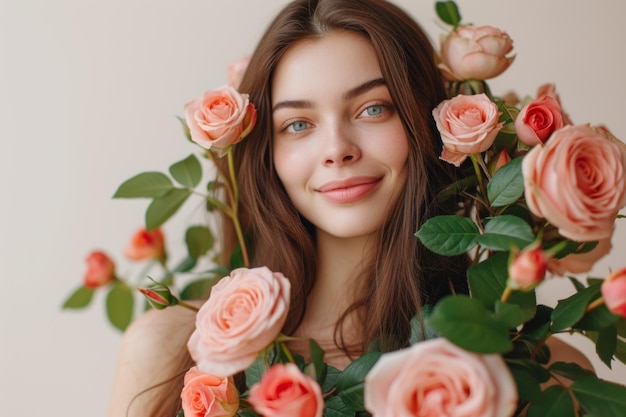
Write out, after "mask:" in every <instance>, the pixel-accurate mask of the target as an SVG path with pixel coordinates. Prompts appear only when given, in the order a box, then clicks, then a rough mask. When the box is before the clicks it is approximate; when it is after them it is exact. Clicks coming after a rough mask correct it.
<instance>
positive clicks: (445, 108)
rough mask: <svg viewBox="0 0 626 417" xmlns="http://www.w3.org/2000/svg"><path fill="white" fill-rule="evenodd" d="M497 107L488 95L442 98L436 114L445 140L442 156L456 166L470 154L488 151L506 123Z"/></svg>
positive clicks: (442, 138) (440, 131)
mask: <svg viewBox="0 0 626 417" xmlns="http://www.w3.org/2000/svg"><path fill="white" fill-rule="evenodd" d="M500 114H501V113H500V112H499V111H498V106H496V104H495V103H494V102H492V101H491V100H489V98H488V97H487V96H486V95H485V94H476V95H472V96H466V95H461V94H459V95H458V96H456V97H454V98H452V99H450V100H444V101H442V102H441V103H440V104H439V105H438V106H437V107H436V108H435V109H434V110H433V117H434V118H435V122H436V123H437V129H439V133H440V134H441V140H442V141H443V152H442V153H441V157H440V158H441V159H443V160H444V161H446V162H449V163H451V164H454V165H456V166H460V165H461V163H462V162H463V161H464V160H465V158H467V156H468V155H471V154H476V153H480V152H483V151H486V150H487V149H488V148H489V147H490V146H491V145H492V144H493V141H494V139H495V138H496V135H497V134H498V132H499V131H500V129H501V128H502V125H503V123H498V118H499V117H500Z"/></svg>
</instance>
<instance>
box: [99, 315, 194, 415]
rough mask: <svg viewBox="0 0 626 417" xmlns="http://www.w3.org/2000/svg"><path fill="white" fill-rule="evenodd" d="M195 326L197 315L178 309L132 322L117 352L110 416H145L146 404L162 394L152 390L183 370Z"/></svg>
mask: <svg viewBox="0 0 626 417" xmlns="http://www.w3.org/2000/svg"><path fill="white" fill-rule="evenodd" d="M194 323H195V312H193V311H192V310H189V309H186V308H183V307H179V306H176V307H169V308H166V309H164V310H150V311H148V312H146V313H145V314H143V315H142V316H141V317H139V318H138V319H136V320H135V321H134V322H133V323H131V325H130V326H129V327H128V329H126V332H125V333H124V337H123V339H122V343H121V346H120V350H119V353H118V359H117V365H116V370H115V375H114V379H113V388H112V395H111V402H110V407H109V416H111V417H112V416H116V417H119V416H126V415H128V416H129V417H130V416H132V417H140V416H144V414H142V410H144V409H146V407H144V404H148V403H150V402H151V401H153V400H154V398H155V397H156V396H158V395H159V390H158V389H150V388H152V387H155V386H157V385H158V384H159V383H161V382H165V381H167V380H170V379H172V378H173V377H176V376H180V374H181V372H183V371H184V369H181V367H183V366H184V365H185V363H187V362H188V361H189V359H188V355H187V353H186V352H187V340H188V339H189V336H190V335H191V333H192V332H193V329H194ZM144 391H145V393H142V392H144ZM139 394H140V395H139ZM129 406H130V407H129ZM127 412H128V414H127Z"/></svg>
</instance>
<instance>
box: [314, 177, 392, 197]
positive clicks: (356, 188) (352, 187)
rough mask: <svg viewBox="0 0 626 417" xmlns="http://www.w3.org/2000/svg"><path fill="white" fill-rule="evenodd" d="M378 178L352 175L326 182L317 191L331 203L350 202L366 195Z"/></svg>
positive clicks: (377, 181) (374, 186) (378, 181)
mask: <svg viewBox="0 0 626 417" xmlns="http://www.w3.org/2000/svg"><path fill="white" fill-rule="evenodd" d="M380 180H381V178H379V177H352V178H347V179H345V180H336V181H330V182H327V183H326V184H324V185H322V186H321V187H319V188H318V189H317V191H318V192H319V193H321V194H322V195H323V196H324V198H326V199H327V200H329V201H331V202H333V203H352V202H354V201H357V200H360V199H361V198H363V197H365V196H366V195H368V194H369V193H370V192H371V191H372V190H373V189H374V188H376V186H377V185H378V184H379V183H380Z"/></svg>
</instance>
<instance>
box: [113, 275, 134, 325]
mask: <svg viewBox="0 0 626 417" xmlns="http://www.w3.org/2000/svg"><path fill="white" fill-rule="evenodd" d="M134 305H135V298H134V297H133V294H132V292H131V289H130V288H128V287H127V286H126V285H122V284H119V285H113V286H112V287H111V290H110V291H109V293H108V294H107V299H106V312H107V317H108V319H109V321H110V322H111V324H112V325H113V326H114V327H115V328H116V329H119V330H121V331H124V330H126V327H128V325H129V324H130V322H131V321H132V319H133V307H134Z"/></svg>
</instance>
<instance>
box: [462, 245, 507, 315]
mask: <svg viewBox="0 0 626 417" xmlns="http://www.w3.org/2000/svg"><path fill="white" fill-rule="evenodd" d="M508 262H509V255H508V254H507V253H496V254H495V255H493V256H492V257H490V258H487V259H485V260H484V261H482V262H480V263H478V264H476V265H472V266H470V267H469V268H468V270H467V279H468V283H469V287H470V291H471V294H472V297H474V298H476V299H478V300H480V301H481V302H482V303H483V304H484V305H485V306H486V307H489V308H491V306H493V305H494V303H495V302H496V301H497V300H499V299H500V297H502V292H503V291H504V288H505V287H506V280H507V276H508Z"/></svg>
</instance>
